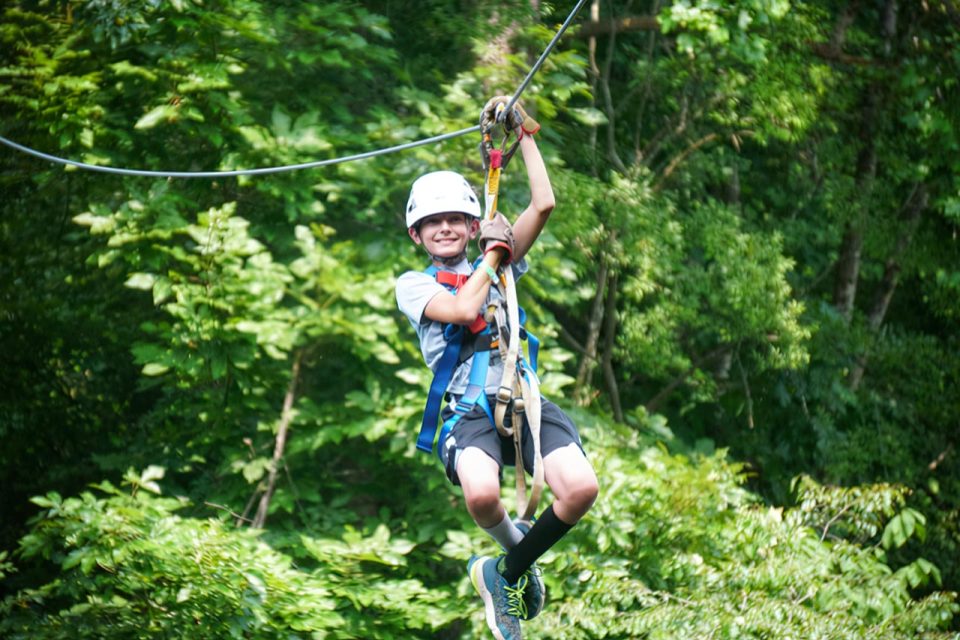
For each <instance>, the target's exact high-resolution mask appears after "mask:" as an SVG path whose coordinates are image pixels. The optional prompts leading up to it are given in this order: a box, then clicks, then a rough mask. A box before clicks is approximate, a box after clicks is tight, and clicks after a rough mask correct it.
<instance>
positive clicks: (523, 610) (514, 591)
mask: <svg viewBox="0 0 960 640" xmlns="http://www.w3.org/2000/svg"><path fill="white" fill-rule="evenodd" d="M526 588H527V574H523V575H522V576H520V578H519V579H518V580H517V584H516V585H515V586H512V587H511V586H510V585H507V586H506V587H505V588H504V591H506V593H507V613H509V614H510V615H512V616H516V617H518V618H525V617H526V616H527V603H526V602H524V601H523V592H524V591H525V590H526Z"/></svg>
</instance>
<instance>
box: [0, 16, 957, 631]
mask: <svg viewBox="0 0 960 640" xmlns="http://www.w3.org/2000/svg"><path fill="white" fill-rule="evenodd" d="M8 5H9V6H8ZM891 6H892V5H891ZM881 9H882V3H881V4H880V5H863V4H862V3H861V4H857V3H854V4H853V5H850V6H849V7H846V8H845V7H841V6H839V5H836V6H834V5H817V6H813V5H809V4H797V5H790V4H788V3H785V2H781V1H779V0H769V1H768V0H737V1H736V2H726V3H717V2H709V1H708V2H700V1H686V0H683V1H678V2H671V3H666V4H656V5H649V6H648V5H638V4H636V3H633V4H632V5H631V4H629V3H628V4H627V5H621V4H617V3H601V12H602V13H601V21H600V27H604V26H605V25H607V24H611V23H615V21H616V19H618V18H633V17H636V16H634V15H633V14H634V13H644V12H652V11H658V12H659V13H658V15H657V20H658V21H659V27H658V28H657V29H654V27H653V26H651V23H650V22H644V25H646V26H644V27H643V28H641V29H639V30H637V29H632V28H625V29H624V30H621V31H620V32H618V33H617V34H616V37H612V36H611V35H610V34H606V33H602V28H601V33H600V34H599V35H598V36H597V39H596V42H595V44H596V45H597V46H596V47H593V46H591V43H590V42H589V40H587V39H585V38H579V37H577V35H576V30H573V31H571V33H570V34H569V35H568V37H567V38H565V39H564V40H563V41H562V42H561V44H560V46H559V47H558V48H557V49H556V50H555V51H554V52H553V54H552V55H551V56H550V57H549V58H548V59H547V61H546V64H545V65H544V67H543V68H542V69H541V71H540V72H539V73H538V74H537V75H536V76H535V78H534V79H533V82H532V84H531V85H530V87H529V88H528V89H527V91H526V93H525V94H524V96H523V101H524V104H525V105H526V106H527V107H528V108H529V109H530V110H531V111H534V112H535V113H536V117H537V118H538V119H539V120H540V121H541V122H542V123H543V125H544V127H543V130H542V132H541V133H540V134H538V141H539V144H540V147H541V149H542V150H543V152H544V156H545V158H546V160H547V164H548V167H549V170H550V175H551V179H552V181H553V186H554V190H555V192H556V195H557V203H558V206H557V209H556V211H555V212H554V214H553V215H552V218H551V220H550V223H549V225H548V226H547V229H546V232H545V233H544V235H543V236H542V237H541V239H540V240H539V241H538V243H537V244H536V246H535V247H534V249H533V251H532V252H531V254H530V257H531V262H532V264H533V265H534V268H533V270H532V272H531V273H530V275H529V276H528V277H527V278H525V279H524V282H523V286H522V290H521V292H520V293H521V296H522V302H523V304H524V306H525V307H526V308H527V309H528V311H529V312H530V325H531V328H532V330H533V331H534V332H535V333H536V334H537V335H539V336H540V337H541V338H543V339H544V343H545V349H544V354H543V358H542V362H543V369H544V375H543V383H544V384H543V387H544V389H545V390H547V392H548V394H549V395H550V396H551V397H554V398H558V399H561V400H562V399H564V398H566V397H568V396H570V395H571V394H570V393H569V391H570V390H571V387H573V388H574V390H575V391H576V393H575V394H573V397H575V398H576V399H577V400H578V401H580V402H582V403H583V404H586V405H589V407H588V408H587V409H578V408H574V407H568V408H570V409H571V413H573V414H574V415H575V416H576V418H577V423H578V425H580V427H581V431H582V432H583V434H584V437H585V441H586V444H587V450H588V452H589V454H590V456H591V460H592V461H593V463H594V464H595V466H596V468H597V470H598V475H599V476H600V479H601V484H602V487H603V489H602V491H603V495H602V497H601V500H600V501H599V502H598V504H597V506H596V507H595V509H594V511H593V512H592V513H591V514H590V515H589V516H588V518H587V520H586V521H584V522H583V523H582V524H581V525H578V526H577V527H576V528H575V529H574V530H573V532H572V533H571V534H570V536H568V537H567V538H565V539H564V540H563V541H562V543H561V544H560V545H559V546H557V547H556V548H555V549H554V550H552V551H551V552H550V553H549V554H548V555H547V556H546V557H545V558H544V559H543V561H542V563H541V564H542V566H543V568H544V570H545V579H546V580H547V583H548V588H549V591H550V604H549V605H548V608H547V610H546V611H545V613H544V614H543V616H542V617H541V618H538V620H537V621H536V622H533V623H530V624H528V625H526V626H525V632H526V633H527V635H528V636H532V637H543V638H547V637H550V638H564V639H567V638H601V637H611V638H614V637H619V638H624V637H630V638H634V637H636V638H692V637H715V638H750V637H755V638H781V637H782V638H790V637H794V638H831V639H833V638H863V637H870V638H905V637H916V638H945V637H948V636H949V632H948V631H947V629H949V628H950V627H951V625H952V626H953V631H955V629H956V624H957V622H956V620H957V617H956V613H957V607H956V604H955V597H954V595H953V594H952V592H953V591H955V590H956V588H957V585H958V584H960V576H958V573H957V571H958V568H957V566H956V563H955V562H954V561H953V558H955V557H957V555H958V550H960V533H958V532H960V524H958V512H960V509H958V501H957V496H958V495H960V480H958V478H960V474H958V473H957V466H956V451H957V449H956V446H957V443H956V437H955V433H954V431H955V426H956V424H958V420H960V403H958V402H956V396H957V394H956V389H958V388H960V386H958V384H957V381H958V379H960V370H958V366H960V365H958V363H960V358H957V353H958V349H957V341H956V338H954V337H951V336H954V335H956V333H957V331H956V330H957V318H958V317H960V309H958V307H957V300H958V299H960V297H958V296H957V295H956V294H957V293H958V291H960V284H958V283H960V278H958V276H957V268H956V265H957V264H960V262H958V245H957V243H956V231H957V229H956V227H957V222H958V217H960V216H958V212H960V208H958V206H957V201H958V193H960V189H958V184H957V179H956V176H957V175H960V172H958V171H957V169H958V166H957V157H958V155H957V153H956V152H957V149H958V143H957V138H956V131H958V130H960V128H958V124H960V123H958V121H957V114H958V113H960V109H958V108H957V80H956V79H957V77H960V73H957V68H958V64H960V58H958V57H957V56H956V54H955V53H954V52H955V51H957V50H958V47H957V44H958V43H957V38H958V35H957V34H958V31H957V30H956V29H955V28H953V26H954V24H955V17H954V16H952V14H951V13H950V12H951V9H950V8H949V7H948V6H947V5H943V4H936V3H933V4H929V3H928V4H925V3H920V4H917V5H910V4H905V3H900V4H899V5H898V9H899V11H898V12H897V14H896V16H895V17H896V24H895V25H893V32H892V33H891V32H887V31H884V27H883V25H884V24H889V22H885V19H884V18H885V16H884V15H882V12H881ZM2 11H3V19H2V21H0V113H2V114H3V116H4V117H3V122H4V125H3V131H2V133H3V135H5V136H8V137H10V138H13V139H15V140H17V141H19V142H23V143H25V144H28V145H30V146H33V147H36V148H38V149H41V150H44V151H49V152H52V153H56V154H59V155H65V156H69V157H72V158H79V159H82V160H84V161H86V162H92V163H100V164H113V165H123V166H131V167H136V168H147V169H186V170H200V169H233V168H241V167H243V168H246V167H258V166H267V165H276V164H285V163H297V162H304V161H308V160H316V159H322V158H330V157H335V156H338V155H343V154H347V153H352V152H357V151H367V150H371V149H373V148H377V147H381V146H389V145H394V144H398V143H401V142H407V141H410V140H414V139H417V138H419V137H423V136H427V135H434V134H438V133H443V132H447V131H451V130H453V129H456V128H459V127H467V126H470V125H473V124H475V122H476V114H477V109H478V107H479V105H481V104H482V103H483V101H484V99H485V98H486V97H487V96H488V95H489V94H491V93H510V92H512V91H513V89H514V87H516V86H517V84H518V83H519V82H520V80H521V79H522V78H523V77H524V75H525V74H526V72H527V70H528V69H529V64H530V60H531V59H532V56H533V55H535V54H538V53H539V52H540V51H541V50H542V49H543V47H544V46H545V45H546V43H547V42H548V41H549V39H550V38H551V37H552V35H553V34H554V33H555V28H556V26H557V25H556V23H557V22H558V21H559V20H560V19H562V18H564V17H566V7H563V6H560V5H556V6H554V5H552V4H544V3H539V5H538V9H537V11H539V13H538V12H537V11H535V10H534V4H533V3H528V2H512V1H511V2H501V3H492V4H485V5H482V6H478V7H469V8H467V9H465V8H464V6H463V3H455V2H448V1H446V0H429V1H428V2H408V1H400V2H395V1H391V2H382V1H372V0H371V1H365V2H359V3H358V2H325V3H312V4H304V3H299V2H287V1H285V0H282V1H280V2H273V3H269V4H266V3H262V2H258V1H256V0H231V1H225V2H214V3H213V4H210V3H199V2H194V1H191V0H178V1H175V2H169V3H162V2H156V1H154V0H142V1H135V2H125V3H118V2H108V1H105V0H83V1H79V2H75V1H71V2H52V3H51V2H44V3H37V2H26V1H23V2H14V3H7V5H4V8H3V9H2ZM626 12H629V14H627V13H626ZM582 17H584V18H585V15H584V16H582ZM889 17H890V16H886V18H889ZM622 24H623V25H625V26H627V27H629V25H630V24H631V23H630V21H623V22H622ZM501 36H505V37H501ZM476 142H477V140H475V139H469V138H463V139H459V140H456V141H450V142H446V143H444V144H440V145H431V146H429V147H421V148H418V149H415V150H411V151H409V152H405V153H403V154H397V155H393V156H389V157H385V158H379V159H376V160H370V161H364V162H358V163H350V164H345V165H338V166H336V167H327V168H324V169H322V170H315V171H301V172H294V173H287V174H277V175H262V176H257V177H247V178H240V179H233V178H230V179H218V180H202V181H178V180H172V181H159V180H149V179H142V178H120V177H116V176H106V175H101V174H90V173H86V172H80V171H76V170H71V169H66V170H64V169H61V168H60V167H55V166H51V165H49V164H47V163H44V162H40V161H37V160H35V159H32V158H29V157H27V156H24V155H22V154H15V153H8V154H4V155H3V156H2V158H0V184H2V187H3V193H4V197H3V198H2V199H0V256H2V257H0V261H2V263H0V273H3V274H4V276H7V277H4V278H0V300H2V307H3V312H2V313H0V347H2V349H3V352H4V354H5V357H6V358H7V361H6V363H5V367H3V369H2V371H0V436H2V437H3V439H4V444H5V446H4V448H3V450H2V451H0V470H2V471H0V481H3V483H4V486H5V488H6V490H7V492H6V496H7V499H6V500H5V501H4V512H3V514H2V517H0V523H2V529H0V541H2V543H0V548H7V549H10V550H12V549H13V548H14V547H15V546H16V543H15V541H16V540H20V546H19V549H18V551H16V552H14V553H12V554H11V553H10V552H8V551H0V580H2V582H0V588H2V589H3V592H2V597H3V605H2V607H3V609H2V611H3V621H2V622H0V630H2V631H0V635H4V636H5V637H6V636H10V637H147V636H150V637H152V636H154V635H169V636H176V637H180V636H189V637H217V638H219V637H232V636H238V637H343V638H347V637H356V638H377V637H382V638H394V637H424V638H427V637H430V638H435V637H441V638H446V637H465V636H466V637H477V638H479V637H486V636H487V635H488V634H487V632H486V629H485V625H484V622H483V620H482V616H481V614H480V607H479V606H478V603H477V600H476V597H475V595H474V594H473V593H472V591H471V589H470V587H469V584H468V581H467V580H466V579H465V577H464V575H463V563H464V562H465V560H466V559H467V558H468V557H469V555H470V554H471V553H474V552H476V551H478V550H489V552H491V553H492V552H495V551H496V550H495V549H494V548H493V546H492V543H490V542H489V541H488V540H487V539H486V538H485V537H484V536H483V534H482V533H481V532H479V531H478V530H477V528H476V527H475V526H474V525H473V523H472V522H471V521H470V519H469V516H468V515H467V514H466V513H465V510H464V509H463V507H462V496H461V495H460V493H459V491H458V490H457V489H455V488H453V487H451V486H450V485H449V483H447V482H446V481H445V479H444V478H443V476H442V474H441V473H440V472H439V471H438V468H437V466H436V461H435V460H434V459H432V458H430V459H428V458H427V457H425V456H418V455H417V454H416V453H415V450H414V447H413V438H412V437H411V434H412V433H414V432H415V430H416V428H417V426H418V424H419V411H420V409H421V407H422V402H423V393H424V391H425V389H426V387H427V385H428V379H429V376H428V372H427V371H426V370H425V368H424V367H423V365H422V358H421V356H420V354H419V351H418V349H417V348H416V344H415V339H414V336H413V332H412V330H411V329H410V327H409V326H408V324H407V323H406V321H405V319H403V318H402V317H400V314H398V313H397V312H396V309H395V302H394V299H393V283H394V278H395V276H396V275H398V274H399V273H401V272H402V271H403V270H405V269H408V268H414V269H421V268H423V263H424V262H425V257H424V255H423V254H422V252H420V251H418V249H417V248H416V247H414V246H413V244H412V243H410V242H409V239H408V238H407V237H406V236H405V235H404V233H403V226H402V218H403V215H402V207H403V202H404V199H405V195H406V190H407V188H408V186H409V183H410V181H411V180H412V179H413V178H414V177H415V176H416V175H418V174H420V173H422V172H423V171H426V170H430V169H438V168H453V169H458V170H462V171H463V172H464V173H465V174H466V175H467V176H468V177H469V178H470V179H471V181H473V182H474V183H475V184H479V183H480V181H481V179H482V174H481V168H480V166H479V161H478V157H477V154H476V150H475V145H476ZM920 192H923V193H925V194H927V196H928V199H927V200H926V202H927V204H926V205H925V208H924V209H923V211H922V212H921V215H920V217H919V218H918V219H916V221H915V222H914V223H911V224H915V225H916V226H915V233H913V235H912V236H908V235H905V233H904V230H905V229H907V228H912V227H911V224H905V219H906V218H907V217H908V216H907V214H908V213H909V211H910V205H911V203H913V202H914V200H913V198H914V195H915V194H917V193H920ZM502 196H503V197H502V200H501V209H503V210H504V211H505V212H506V213H507V214H508V215H509V216H511V217H512V216H514V215H515V214H516V212H518V211H519V210H520V209H521V208H522V207H523V206H525V205H526V202H527V188H526V182H525V179H524V177H523V172H522V169H521V168H520V165H519V160H515V161H514V163H513V164H512V165H511V166H510V167H509V168H508V171H507V172H506V173H505V174H504V180H503V194H502ZM850 229H854V230H860V231H861V232H862V237H863V244H862V247H861V253H860V270H859V272H858V274H857V276H856V280H857V282H856V284H857V285H858V288H857V292H858V293H857V298H856V300H855V304H854V306H853V309H852V310H851V312H850V313H849V314H845V313H842V312H841V311H840V310H839V309H838V307H837V305H836V304H835V303H836V300H835V298H834V296H833V293H834V291H833V287H831V286H830V285H831V280H832V279H833V277H834V276H835V275H836V274H837V272H838V270H839V269H838V258H839V255H840V252H841V250H842V245H841V241H842V240H843V238H844V234H845V233H846V232H847V231H849V230H850ZM888 273H894V274H895V275H896V277H897V278H898V280H897V281H896V287H895V290H894V291H893V295H892V300H890V301H889V302H890V305H889V308H888V310H887V312H886V315H885V316H884V318H883V319H882V322H881V323H880V325H879V327H877V326H875V323H874V319H873V317H872V316H871V314H872V312H873V310H874V309H875V308H876V301H877V300H881V299H882V295H881V294H883V292H884V287H885V286H886V281H885V277H886V276H887V274H888ZM595 316H596V317H597V318H598V319H599V321H598V322H595V321H594V317H595ZM591 340H592V341H593V344H595V345H596V353H594V354H589V353H587V346H588V344H590V343H591ZM861 365H863V369H862V370H863V371H864V376H863V378H862V383H860V384H859V386H855V385H853V384H852V383H851V372H852V371H854V370H856V369H857V367H859V366H861ZM614 396H617V397H618V399H619V405H620V408H619V410H620V414H621V417H622V419H623V422H625V423H626V424H627V425H629V426H625V425H624V424H613V423H612V422H610V421H609V420H607V419H606V418H605V417H604V415H605V414H607V413H610V414H616V412H617V408H616V405H617V403H616V402H615V398H614ZM668 424H669V425H670V426H669V428H668V427H667V425H668ZM281 426H283V427H284V428H285V429H286V431H285V432H284V433H285V434H286V441H285V443H284V444H285V449H284V450H283V452H282V455H281V456H279V458H277V459H276V460H275V459H274V456H273V452H274V451H275V447H277V446H278V432H279V430H280V428H281ZM671 430H672V431H673V432H675V433H677V434H679V436H680V437H679V438H674V436H673V434H672V432H671ZM648 435H652V436H653V437H656V438H659V439H662V440H665V441H667V444H666V445H663V444H661V445H654V444H653V442H652V439H650V440H648V439H647V436H648ZM682 440H688V441H689V442H690V443H693V444H690V445H685V444H683V442H682ZM727 449H728V450H729V452H730V453H729V456H730V458H731V459H732V460H740V461H741V462H732V461H730V460H728V458H727V455H726V454H725V453H724V451H726V450H727ZM715 450H718V452H716V453H712V452H714V451H715ZM131 469H143V471H133V470H131ZM164 469H165V470H167V471H166V472H164ZM103 478H108V481H103V480H102V479H103ZM795 478H796V479H795ZM270 479H272V481H275V484H274V485H273V486H272V490H273V493H272V497H271V499H270V501H269V509H268V511H267V515H268V516H269V519H268V526H267V529H266V531H263V532H251V531H247V530H243V529H240V528H239V527H240V526H241V525H242V524H243V523H246V522H248V521H249V520H250V519H251V518H250V516H251V514H252V512H253V509H254V507H255V506H256V504H257V501H258V500H259V499H260V498H261V497H262V496H263V495H264V492H265V491H266V490H267V483H268V481H270ZM161 480H162V482H163V486H164V487H165V490H166V491H167V492H169V493H170V494H172V495H178V496H179V495H183V496H187V497H185V498H176V499H172V498H163V497H160V496H158V493H159V490H160V486H161ZM121 481H122V482H124V483H125V485H128V486H129V491H119V490H117V489H116V488H115V487H114V485H112V484H110V483H111V482H113V483H115V484H116V483H119V482H121ZM91 482H98V484H97V485H96V487H97V488H98V490H99V491H98V492H97V493H94V492H91V491H82V487H84V486H86V485H88V484H89V483H91ZM755 491H756V492H755ZM61 495H67V496H78V497H71V498H66V499H62V498H60V497H59V496H61ZM30 496H42V497H38V498H34V500H33V501H32V502H30V501H29V497H30ZM791 505H793V506H791ZM212 509H213V510H216V511H215V512H213V513H214V515H215V516H216V517H211V510H212ZM31 515H35V516H36V517H35V518H34V519H33V520H29V518H30V516H31ZM941 589H942V591H941Z"/></svg>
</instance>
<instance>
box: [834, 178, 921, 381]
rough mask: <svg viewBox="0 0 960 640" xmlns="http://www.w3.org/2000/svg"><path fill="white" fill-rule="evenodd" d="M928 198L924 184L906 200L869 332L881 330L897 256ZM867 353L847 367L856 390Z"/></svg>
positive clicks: (907, 242)
mask: <svg viewBox="0 0 960 640" xmlns="http://www.w3.org/2000/svg"><path fill="white" fill-rule="evenodd" d="M927 202H928V195H927V191H926V188H925V187H924V186H923V185H920V186H919V187H917V189H916V190H915V191H914V193H913V194H912V196H911V198H910V200H909V201H908V202H907V205H906V216H905V220H904V224H903V225H902V229H903V230H902V232H901V233H900V235H899V237H897V243H896V245H895V246H894V248H893V251H892V252H891V254H890V256H888V257H887V260H886V262H885V263H884V268H883V278H882V279H881V280H880V286H879V287H878V288H877V292H876V295H875V296H874V298H873V305H872V306H871V307H870V314H869V315H868V316H867V325H868V326H869V327H870V331H871V333H874V334H876V333H878V332H879V331H880V327H881V325H882V324H883V319H884V318H885V317H886V315H887V309H888V308H889V307H890V301H891V300H892V299H893V294H894V292H895V291H896V288H897V282H898V281H899V277H900V260H901V258H902V257H903V254H904V253H905V252H906V250H907V248H908V247H909V246H910V242H911V241H912V240H913V235H914V233H915V232H916V230H917V225H918V224H919V223H920V216H921V215H922V214H923V211H924V209H926V208H927ZM868 357H869V354H866V353H864V354H862V355H861V356H860V357H859V358H857V361H856V363H855V364H854V366H853V367H852V368H851V370H850V375H849V377H848V384H849V385H850V389H852V390H853V391H856V390H857V389H858V388H859V387H860V383H861V382H862V381H863V374H864V371H865V370H866V367H867V359H868Z"/></svg>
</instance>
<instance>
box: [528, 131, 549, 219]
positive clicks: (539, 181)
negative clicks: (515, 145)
mask: <svg viewBox="0 0 960 640" xmlns="http://www.w3.org/2000/svg"><path fill="white" fill-rule="evenodd" d="M520 153H521V154H522V155H523V164H524V166H526V168H527V180H528V181H529V183H530V207H531V208H532V209H533V210H535V211H537V212H538V213H540V214H542V215H549V214H550V212H551V211H553V208H554V206H556V199H555V198H554V196H553V187H552V186H551V185H550V176H549V175H548V174H547V166H546V164H545V163H544V162H543V156H542V155H541V154H540V148H539V147H538V146H537V142H536V140H534V137H533V136H532V135H529V134H528V135H524V136H523V137H522V138H521V139H520Z"/></svg>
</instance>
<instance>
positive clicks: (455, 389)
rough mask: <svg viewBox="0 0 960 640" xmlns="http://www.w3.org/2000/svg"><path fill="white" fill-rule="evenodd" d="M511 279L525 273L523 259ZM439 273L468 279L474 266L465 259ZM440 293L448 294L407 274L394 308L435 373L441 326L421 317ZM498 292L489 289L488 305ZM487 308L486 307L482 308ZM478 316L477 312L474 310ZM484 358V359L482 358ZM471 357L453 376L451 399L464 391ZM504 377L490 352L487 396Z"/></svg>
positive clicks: (430, 280) (442, 343) (417, 274)
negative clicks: (400, 315) (409, 328)
mask: <svg viewBox="0 0 960 640" xmlns="http://www.w3.org/2000/svg"><path fill="white" fill-rule="evenodd" d="M511 268H512V269H513V277H514V279H519V278H520V277H521V276H522V275H523V274H525V273H526V272H527V269H528V266H527V261H526V259H522V260H520V261H518V262H516V263H514V264H512V265H511ZM441 271H452V272H453V273H458V274H466V275H469V274H471V273H473V266H472V265H471V264H470V263H469V262H467V260H466V259H464V260H463V261H461V262H460V263H459V264H457V265H456V266H454V267H441ZM441 291H447V289H446V287H444V286H443V285H442V284H440V283H439V282H437V280H436V278H434V277H433V276H430V275H428V274H426V273H424V272H422V271H407V272H406V273H404V274H403V275H401V276H400V277H399V278H398V279H397V306H398V307H400V311H402V312H403V314H404V315H405V316H407V319H408V320H409V321H410V324H411V325H412V326H413V328H414V330H415V331H416V332H417V337H418V338H419V339H420V352H421V353H422V354H423V359H424V361H425V362H426V363H427V366H428V367H430V369H431V370H432V371H436V370H437V364H438V363H439V362H440V357H441V356H442V355H443V350H444V348H445V347H446V346H447V342H446V340H444V339H443V325H442V323H440V322H435V321H433V320H430V319H429V318H427V317H426V316H424V314H423V311H424V309H426V308H427V304H428V303H429V302H430V300H432V299H433V297H434V296H435V295H437V294H438V293H440V292H441ZM500 299H501V296H500V292H499V291H498V290H497V288H496V287H490V294H489V295H488V296H487V303H489V302H491V301H493V300H500ZM483 306H484V307H486V304H484V305H483ZM477 313H478V314H479V313H480V309H477ZM483 357H486V355H485V354H484V356H483ZM473 358H474V356H470V357H469V358H467V360H466V361H465V362H463V364H461V365H460V366H459V367H457V369H456V370H455V371H454V372H453V377H452V378H451V379H450V385H449V386H448V387H447V391H448V392H449V393H450V394H452V395H457V396H458V395H462V394H463V392H464V390H465V389H466V388H467V380H468V379H469V378H470V367H471V366H472V365H473ZM502 376H503V364H502V363H501V362H500V354H499V352H498V351H497V350H496V349H494V350H493V351H491V352H490V369H489V370H488V371H487V384H486V391H487V393H488V394H495V393H496V392H497V388H498V387H499V386H500V379H501V377H502Z"/></svg>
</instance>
